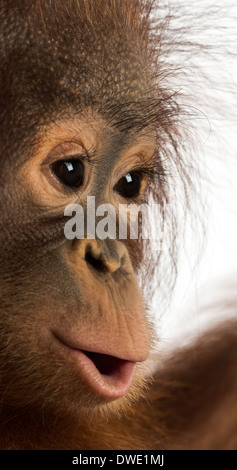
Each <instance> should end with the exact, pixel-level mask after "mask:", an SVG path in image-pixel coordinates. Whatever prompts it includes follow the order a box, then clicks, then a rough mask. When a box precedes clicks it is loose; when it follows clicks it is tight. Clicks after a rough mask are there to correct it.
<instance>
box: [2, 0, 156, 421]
mask: <svg viewBox="0 0 237 470" xmlns="http://www.w3.org/2000/svg"><path fill="white" fill-rule="evenodd" d="M72 3H73V2H72ZM82 3H83V4H84V2H82ZM92 4H93V2H92ZM2 5H3V9H2V16H3V18H5V20H6V22H5V23H4V24H5V26H4V28H5V29H4V28H3V32H4V35H5V36H6V37H8V40H5V41H4V45H3V50H2V56H3V57H4V59H3V61H2V63H3V65H2V76H3V78H2V86H1V104H2V106H1V116H2V122H3V125H2V129H1V136H2V151H1V168H2V175H3V178H2V186H1V189H0V200H1V212H2V214H3V217H2V220H1V232H0V233H1V235H0V243H1V253H0V276H1V278H0V286H1V289H0V296H1V307H0V317H1V319H0V325H1V356H2V358H3V360H2V363H3V367H2V377H1V385H0V390H1V393H2V395H3V399H2V402H3V403H4V404H5V408H6V409H7V407H8V408H10V409H11V410H13V411H11V413H14V409H22V410H23V409H24V410H25V413H26V414H27V413H29V412H30V410H34V412H37V410H39V412H40V413H41V408H42V406H43V407H44V409H45V410H46V411H45V413H46V415H49V414H50V413H51V414H53V415H56V416H57V415H58V416H59V415H60V413H66V414H68V416H69V415H70V416H71V415H74V418H75V417H78V416H82V415H83V414H84V413H87V410H88V409H91V410H92V413H93V410H94V411H95V412H96V413H97V412H98V409H101V410H102V411H103V410H105V409H108V410H109V409H111V410H117V409H120V408H121V407H122V408H123V407H126V406H127V405H128V403H129V401H131V399H133V398H134V397H135V396H137V394H138V390H140V389H141V388H142V386H143V383H144V379H143V377H144V365H143V363H144V362H145V361H147V359H148V357H149V353H150V347H151V337H152V333H151V331H150V327H149V324H148V320H147V316H146V312H145V308H144V301H143V299H142V294H141V292H140V289H139V287H138V282H137V278H136V271H137V267H138V264H139V259H140V256H141V249H140V248H137V249H135V250H134V249H133V250H132V248H131V246H130V245H129V243H128V242H126V240H104V241H102V240H98V239H95V240H88V239H87V238H86V239H84V240H67V239H66V238H65V235H64V226H65V223H66V221H67V219H66V218H65V217H64V210H65V207H66V206H67V205H68V204H73V203H80V204H81V205H82V206H83V207H84V208H86V200H87V196H95V201H96V207H97V206H98V205H99V204H102V203H110V204H112V205H113V206H114V208H115V209H116V212H117V213H118V205H119V204H120V203H122V204H126V203H131V202H133V203H135V204H140V203H141V202H142V201H143V199H144V197H145V194H146V192H147V188H148V187H149V183H150V180H149V176H148V171H146V170H148V168H149V171H151V168H152V166H153V164H154V154H155V149H156V137H155V133H154V129H153V127H152V125H150V126H147V123H146V124H145V125H142V126H141V123H142V122H143V121H144V110H145V109H146V108H145V106H146V103H147V101H149V100H150V99H151V96H150V85H149V86H148V83H147V78H148V75H147V72H144V73H142V69H143V67H144V61H145V52H143V51H142V48H143V46H142V44H140V43H139V41H135V43H134V38H135V37H136V35H137V34H138V32H136V27H135V26H134V30H133V31H132V29H131V31H130V32H129V36H131V35H133V40H131V41H129V40H128V43H127V47H122V49H121V50H120V56H119V58H117V59H116V60H115V59H114V58H113V55H114V53H115V47H116V44H118V42H119V31H117V36H116V34H115V35H114V39H113V41H112V43H111V44H110V45H109V43H108V41H107V37H106V35H107V34H108V32H109V31H110V28H111V26H112V24H110V22H111V21H112V23H113V20H112V18H109V16H108V17H106V18H105V19H104V21H105V24H104V35H105V36H103V34H102V35H101V38H100V41H99V42H98V41H97V42H95V38H96V36H97V34H98V33H97V31H96V25H95V31H94V33H93V34H94V40H92V39H93V38H92V37H93V34H92V31H89V34H88V30H87V23H88V18H87V12H86V11H84V10H83V8H82V13H81V15H82V18H81V19H80V15H79V13H78V11H77V16H76V17H75V12H73V11H71V10H70V15H72V16H71V22H70V24H69V23H68V11H67V7H68V8H69V4H67V3H66V7H64V6H63V4H62V5H60V4H59V5H57V15H55V14H54V11H55V10H54V8H56V3H55V4H54V2H53V3H52V8H50V7H49V2H45V5H44V6H43V3H42V4H41V3H40V2H36V4H32V6H31V7H30V8H29V3H28V2H21V3H19V2H17V1H16V2H10V4H7V3H5V2H3V3H2ZM41 8H43V9H42V10H41ZM83 11H84V13H83ZM83 14H84V17H83ZM119 14H121V10H119V11H118V15H119ZM91 15H92V17H93V15H94V13H93V12H92V13H91ZM86 18H87V20H86ZM11 21H13V22H14V24H15V28H14V30H12V29H11V28H10V24H11ZM60 21H61V23H62V24H63V25H64V26H65V28H64V29H63V28H61V30H60V31H61V34H60V35H59V34H58V24H59V23H60ZM74 21H77V25H74V26H75V27H77V31H78V35H72V31H73V22H74ZM107 22H108V24H107ZM45 28H46V30H47V32H46V30H45ZM70 28H71V29H70ZM56 33H57V34H56ZM72 39H73V41H72ZM105 40H106V50H104V49H103V47H105V43H104V41H105ZM71 41H72V42H71ZM69 44H70V45H69ZM45 49H47V54H45ZM138 49H140V54H139V56H138V55H137V52H135V51H138ZM141 53H142V56H141ZM9 64H10V65H9ZM105 71H106V72H105ZM5 77H6V79H5ZM122 112H123V114H121V113H122ZM147 122H148V123H149V113H147ZM72 159H74V161H75V160H76V161H77V162H80V163H81V164H82V168H83V177H82V181H81V184H80V185H79V187H76V188H74V187H73V188H71V187H70V186H68V185H67V184H64V182H63V181H62V180H60V177H59V176H58V175H59V174H60V171H61V170H60V168H61V167H60V165H61V163H63V162H68V161H71V160H72ZM133 171H138V172H139V175H140V179H141V185H140V187H139V191H138V193H137V194H135V196H134V198H133V197H129V198H128V199H126V197H125V196H124V195H123V194H121V192H120V193H119V192H118V191H117V190H116V185H118V183H119V182H120V181H121V179H122V178H124V176H125V175H126V174H127V173H131V172H133ZM58 172H59V173H58ZM137 246H138V245H137ZM98 260H99V263H98ZM6 388H7V394H6V393H5V390H6ZM85 397H86V405H85ZM26 410H27V411H26ZM76 419H77V418H76Z"/></svg>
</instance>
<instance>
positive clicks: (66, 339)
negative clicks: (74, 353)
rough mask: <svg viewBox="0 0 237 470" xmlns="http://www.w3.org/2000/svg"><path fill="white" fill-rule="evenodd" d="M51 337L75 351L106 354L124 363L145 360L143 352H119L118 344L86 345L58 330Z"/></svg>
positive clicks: (99, 343) (53, 331) (101, 342)
mask: <svg viewBox="0 0 237 470" xmlns="http://www.w3.org/2000/svg"><path fill="white" fill-rule="evenodd" d="M52 334H53V336H54V337H55V338H56V339H57V340H59V341H60V342H61V343H62V344H64V345H65V346H67V347H69V348H72V349H75V350H80V351H85V352H88V353H89V352H91V353H98V354H106V355H108V356H113V357H116V358H118V359H122V360H124V361H130V362H143V361H144V360H145V359H146V358H144V354H143V351H139V352H134V350H132V351H130V350H129V351H128V350H126V351H123V352H122V351H121V350H120V344H119V342H118V344H117V345H116V346H115V345H110V344H109V340H108V342H107V343H106V344H105V341H104V342H103V341H98V342H96V344H95V343H94V342H93V344H92V345H91V344H88V343H85V342H84V341H83V340H81V339H80V340H79V341H78V340H77V339H74V338H73V339H72V338H71V337H70V335H69V334H62V333H61V331H58V330H52Z"/></svg>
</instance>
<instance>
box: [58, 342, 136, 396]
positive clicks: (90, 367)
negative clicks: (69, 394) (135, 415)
mask: <svg viewBox="0 0 237 470" xmlns="http://www.w3.org/2000/svg"><path fill="white" fill-rule="evenodd" d="M53 335H54V337H55V338H56V339H57V340H58V341H59V342H60V343H61V345H62V346H64V347H65V348H67V353H69V354H70V356H71V358H73V360H74V363H75V364H76V367H77V368H78V369H79V372H80V376H81V378H82V380H83V381H84V382H85V383H86V384H87V385H88V386H89V388H90V389H91V390H92V391H93V393H94V394H95V395H97V396H100V397H101V398H104V399H105V400H107V401H112V400H115V399H117V398H120V397H122V396H124V395H125V394H126V393H127V391H128V389H129V387H130V385H131V382H132V379H133V374H134V369H135V365H136V362H132V361H128V360H124V359H120V358H117V357H114V356H110V355H107V354H100V353H97V352H93V351H86V350H81V349H77V348H74V347H72V346H70V345H69V344H67V343H66V342H65V341H64V340H63V339H61V337H60V338H59V337H58V336H57V335H55V334H54V333H53Z"/></svg>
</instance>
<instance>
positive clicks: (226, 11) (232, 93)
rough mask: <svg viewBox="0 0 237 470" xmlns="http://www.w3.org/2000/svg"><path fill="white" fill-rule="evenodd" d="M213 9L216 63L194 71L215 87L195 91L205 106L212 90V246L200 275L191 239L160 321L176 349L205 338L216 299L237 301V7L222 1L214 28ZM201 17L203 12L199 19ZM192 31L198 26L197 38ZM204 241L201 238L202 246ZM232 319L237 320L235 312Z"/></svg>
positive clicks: (206, 132)
mask: <svg viewBox="0 0 237 470" xmlns="http://www.w3.org/2000/svg"><path fill="white" fill-rule="evenodd" d="M179 2H180V4H181V5H182V4H183V3H185V2H184V1H183V0H182V1H181V0H179V1H178V2H177V1H176V2H175V3H176V5H177V4H179ZM170 3H171V4H173V3H174V2H173V1H172V2H170ZM192 3H193V11H192V15H193V17H194V18H195V9H196V8H197V2H196V1H194V0H191V1H189V2H188V5H189V7H191V6H192ZM210 5H213V2H210V1H209V0H200V1H199V2H198V8H199V7H200V8H201V11H202V14H203V12H206V16H207V19H208V22H209V20H210V24H211V25H212V26H211V28H210V30H208V28H207V30H206V33H205V34H206V38H205V34H204V33H203V32H202V33H201V34H202V36H201V37H202V38H203V41H204V42H205V40H206V42H207V43H209V42H211V43H212V44H214V45H215V44H216V51H215V58H214V60H213V57H212V55H210V56H208V54H207V55H206V56H205V57H204V56H203V55H202V54H200V57H198V55H197V57H195V58H194V60H193V64H192V65H191V68H192V73H193V74H194V75H195V63H198V64H199V65H200V67H201V68H202V69H203V67H204V68H205V71H204V73H206V75H207V76H208V77H209V78H210V82H209V85H208V79H207V80H206V81H205V83H204V84H203V85H202V82H201V85H200V88H199V89H198V87H197V86H196V85H195V86H194V88H193V98H194V102H195V100H196V101H197V102H198V103H200V102H201V101H202V100H201V101H200V99H199V98H200V94H202V92H203V94H204V89H203V87H206V86H207V87H209V89H207V90H206V94H204V98H203V103H202V104H201V106H202V107H201V108H200V109H201V111H202V110H203V111H204V114H205V116H206V125H205V123H204V125H203V123H201V126H200V142H201V148H200V149H199V150H197V158H199V157H200V158H201V159H203V157H204V159H205V173H206V176H207V180H206V182H204V183H203V194H204V195H205V198H207V204H205V206H206V207H205V209H206V212H207V217H206V221H207V227H206V246H205V247H204V249H203V250H202V257H201V261H200V263H199V265H198V267H196V268H195V269H194V267H193V261H192V255H193V253H192V251H193V250H192V247H194V246H195V240H194V238H193V234H192V236H191V235H190V240H189V242H190V243H187V247H188V248H186V254H185V255H182V256H183V258H182V259H183V262H182V263H181V264H182V266H181V267H180V269H179V277H178V284H177V289H176V293H175V295H174V298H173V302H172V304H171V307H170V310H169V311H168V312H167V314H166V315H165V316H164V317H162V319H161V320H160V321H159V328H160V327H161V331H162V334H161V336H162V337H163V340H164V341H165V342H166V343H167V344H169V343H171V344H172V341H174V340H175V338H177V336H179V335H180V333H181V334H182V333H185V335H187V332H189V334H191V336H192V333H193V331H192V329H193V328H195V334H199V333H201V330H202V328H203V325H202V318H203V313H201V308H200V307H201V306H203V305H205V306H206V305H207V304H208V303H210V305H211V303H212V302H213V300H215V298H218V299H220V300H219V301H220V304H222V300H223V301H224V298H225V297H227V300H228V296H230V297H235V298H236V299H237V113H236V110H237V5H236V4H235V3H234V2H232V1H230V0H223V1H222V2H220V1H216V2H215V7H216V11H217V13H216V12H215V14H214V19H213V24H212V17H211V8H210V7H209V6H210ZM219 7H220V8H221V10H220V13H218V8H219ZM199 12H200V10H197V15H198V13H199ZM191 29H192V23H191V24H190V34H191V35H192V32H191ZM199 41H200V38H199ZM197 94H198V95H199V96H197ZM213 104H214V106H213ZM198 106H199V105H198ZM204 121H205V119H204ZM208 180H209V181H208ZM198 239H200V233H199V234H198V237H197V245H198V243H199V242H198ZM194 251H195V248H194ZM235 292H236V293H235ZM236 305H237V303H236ZM214 310H216V311H214ZM227 310H228V309H227ZM236 312H237V308H236ZM216 313H218V315H219V318H222V319H223V314H225V312H223V309H217V308H214V309H213V311H212V312H211V313H210V311H209V313H208V315H209V318H208V321H209V322H212V321H213V322H214V319H215V316H216ZM226 313H228V312H226ZM230 313H231V315H233V314H234V315H235V316H236V313H235V311H233V309H232V310H231V312H230ZM183 340H184V336H183V337H182V341H183Z"/></svg>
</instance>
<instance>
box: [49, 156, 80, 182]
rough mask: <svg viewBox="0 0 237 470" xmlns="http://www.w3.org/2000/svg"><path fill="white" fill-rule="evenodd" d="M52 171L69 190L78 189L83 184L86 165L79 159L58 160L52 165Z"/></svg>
mask: <svg viewBox="0 0 237 470" xmlns="http://www.w3.org/2000/svg"><path fill="white" fill-rule="evenodd" d="M51 171H52V172H53V173H54V175H55V176H56V177H57V178H58V180H59V181H60V182H61V183H62V184H64V186H67V187H68V188H71V189H77V188H79V187H80V186H81V185H82V184H83V177H84V165H83V163H82V162H81V161H80V160H78V159H77V158H72V159H70V160H58V161H57V162H55V163H53V164H52V165H51Z"/></svg>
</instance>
